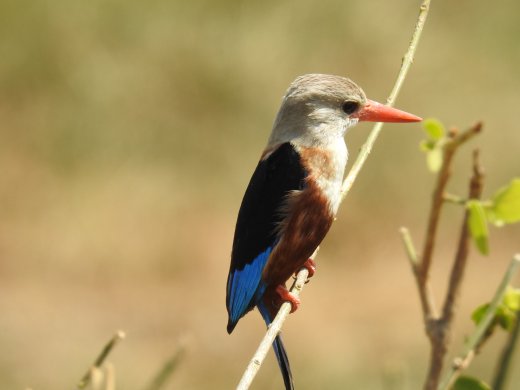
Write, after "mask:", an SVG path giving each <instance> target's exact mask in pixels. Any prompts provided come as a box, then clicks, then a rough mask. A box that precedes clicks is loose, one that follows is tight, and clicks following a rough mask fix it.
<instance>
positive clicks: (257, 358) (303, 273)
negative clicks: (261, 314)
mask: <svg viewBox="0 0 520 390" xmlns="http://www.w3.org/2000/svg"><path fill="white" fill-rule="evenodd" d="M316 254H317V250H316V252H314V254H313V255H312V258H313V259H314V257H315V256H316ZM308 276H309V271H308V270H307V269H306V268H302V269H301V270H300V271H299V272H298V274H297V276H296V279H295V281H294V283H293V285H292V287H291V293H293V294H294V295H295V296H296V297H299V296H300V293H301V291H302V290H303V287H304V286H305V282H306V281H307V277H308ZM290 312H291V304H290V303H289V302H284V303H283V304H282V306H281V307H280V310H278V314H277V315H276V317H275V319H274V321H273V322H272V323H271V325H269V328H268V329H267V333H266V334H265V336H264V338H263V339H262V342H261V343H260V345H259V346H258V348H257V350H256V352H255V354H254V356H253V358H252V359H251V360H250V361H249V364H248V365H247V368H246V370H245V371H244V374H243V375H242V379H240V382H239V384H238V386H237V390H246V389H249V386H251V383H252V382H253V379H254V378H255V376H256V373H257V372H258V370H259V369H260V367H261V366H262V363H263V361H264V359H265V357H266V355H267V352H269V348H271V345H272V344H273V341H274V339H275V338H276V336H278V333H280V331H281V329H282V325H283V323H284V322H285V320H286V319H287V316H288V315H289V313H290Z"/></svg>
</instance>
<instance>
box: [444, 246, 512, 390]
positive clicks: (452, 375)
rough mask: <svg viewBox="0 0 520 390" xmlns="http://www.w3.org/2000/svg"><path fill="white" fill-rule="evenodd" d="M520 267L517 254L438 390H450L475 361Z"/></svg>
mask: <svg viewBox="0 0 520 390" xmlns="http://www.w3.org/2000/svg"><path fill="white" fill-rule="evenodd" d="M519 266H520V254H516V255H515V256H514V257H513V259H512V260H511V263H510V264H509V267H508V269H507V271H506V273H505V275H504V277H503V279H502V281H501V282H500V285H499V286H498V289H497V291H496V292H495V296H494V297H493V300H492V301H491V303H490V304H489V306H488V308H487V310H486V313H485V314H484V317H483V318H482V319H481V320H480V322H479V324H478V325H477V327H476V329H475V331H474V332H473V334H472V335H471V336H470V338H469V339H468V341H467V342H466V345H465V348H464V350H463V352H462V356H461V357H459V358H456V359H455V360H454V361H453V364H452V366H451V367H450V369H449V371H448V372H447V373H446V375H445V376H444V378H443V379H442V382H441V383H440V385H439V387H438V390H446V389H449V388H450V386H451V385H452V384H453V382H454V381H455V379H456V378H457V376H458V375H459V374H460V373H461V372H462V371H463V370H464V369H465V368H466V367H467V366H468V364H469V363H470V362H471V361H472V360H473V357H474V356H475V348H476V347H477V346H478V345H479V344H480V341H481V339H482V337H484V335H485V333H486V330H487V329H488V327H489V325H490V324H491V322H492V321H493V318H494V317H495V312H496V309H497V307H498V305H499V304H500V302H501V301H502V298H503V297H504V293H505V291H506V289H507V286H508V285H509V283H510V282H511V280H512V279H513V277H514V276H515V274H516V272H517V270H518V267H519Z"/></svg>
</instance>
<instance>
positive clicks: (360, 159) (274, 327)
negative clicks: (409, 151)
mask: <svg viewBox="0 0 520 390" xmlns="http://www.w3.org/2000/svg"><path fill="white" fill-rule="evenodd" d="M430 2H431V0H423V2H422V4H421V6H420V10H419V15H418V17H417V22H416V24H415V28H414V32H413V34H412V39H411V41H410V44H409V45H408V49H407V51H406V53H405V55H404V57H403V61H402V63H401V68H400V70H399V73H398V75H397V79H396V81H395V84H394V87H393V89H392V91H391V92H390V95H389V97H388V99H387V104H388V105H390V106H392V105H393V104H394V103H395V100H396V98H397V95H398V94H399V91H400V90H401V87H402V85H403V82H404V80H405V78H406V75H407V73H408V70H409V69H410V66H411V65H412V63H413V59H414V56H415V51H416V49H417V45H418V43H419V39H420V37H421V33H422V30H423V28H424V24H425V22H426V17H427V16H428V11H429V8H430ZM382 127H383V124H382V123H376V125H375V126H374V127H373V129H372V131H371V132H370V134H369V136H368V138H367V140H366V142H365V143H364V144H363V146H362V147H361V150H360V152H359V155H358V156H357V158H356V161H355V162H354V164H353V165H352V168H351V169H350V171H349V173H348V175H347V176H346V178H345V180H344V181H343V184H342V186H341V200H343V199H344V198H345V196H346V195H347V193H348V192H349V191H350V189H351V188H352V185H353V184H354V181H355V180H356V178H357V176H358V174H359V172H360V171H361V168H362V167H363V165H364V164H365V161H366V159H367V158H368V155H369V154H370V151H371V150H372V147H373V145H374V143H375V142H376V140H377V137H378V136H379V133H380V131H381V128H382ZM315 254H316V253H315ZM315 254H314V255H315ZM314 255H313V257H314ZM307 276H308V271H307V270H306V269H305V268H302V269H301V270H300V271H299V272H298V274H297V276H296V281H295V282H294V285H293V287H292V288H291V292H292V293H293V294H295V295H299V293H300V291H301V290H302V288H303V286H304V284H305V281H306V280H307ZM290 309H291V305H290V304H289V303H288V302H285V303H284V304H282V306H281V308H280V310H279V311H278V314H277V315H276V317H275V319H274V321H273V322H272V324H271V325H270V327H269V329H268V330H267V333H266V334H265V336H264V338H263V340H262V341H261V343H260V345H259V347H258V349H257V351H256V352H255V355H254V356H253V358H252V359H251V361H250V362H249V364H248V366H247V368H246V370H245V372H244V374H243V376H242V379H241V380H240V383H239V385H238V387H237V389H241V390H245V389H248V388H249V386H250V384H251V383H252V381H253V379H254V377H255V375H256V373H257V372H258V370H259V369H260V366H261V365H262V363H263V361H264V359H265V356H266V355H267V352H268V350H269V348H270V346H271V344H272V343H273V341H274V339H275V338H276V336H277V335H278V333H279V332H280V330H281V328H282V325H283V323H284V322H285V320H286V318H287V316H288V315H289V312H290Z"/></svg>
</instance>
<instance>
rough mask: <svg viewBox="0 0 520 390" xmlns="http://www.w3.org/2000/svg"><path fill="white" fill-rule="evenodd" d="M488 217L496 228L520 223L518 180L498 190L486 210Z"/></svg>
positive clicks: (519, 179)
mask: <svg viewBox="0 0 520 390" xmlns="http://www.w3.org/2000/svg"><path fill="white" fill-rule="evenodd" d="M487 212H488V217H489V219H490V221H491V222H493V223H494V224H495V225H497V226H502V225H504V224H506V223H515V222H519V221H520V178H515V179H513V180H511V183H509V185H507V186H505V187H503V188H501V189H499V190H498V191H497V192H496V193H495V195H494V196H493V199H492V205H491V206H489V207H488V209H487Z"/></svg>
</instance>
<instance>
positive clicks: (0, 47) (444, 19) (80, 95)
mask: <svg viewBox="0 0 520 390" xmlns="http://www.w3.org/2000/svg"><path fill="white" fill-rule="evenodd" d="M418 4H419V2H418V1H387V0H372V1H344V0H343V1H339V0H322V1H319V2H318V1H311V0H300V1H263V2H253V1H249V2H247V1H232V0H227V1H210V0H194V1H180V0H173V1H164V0H152V1H148V2H144V1H135V0H126V1H120V0H103V1H99V0H93V1H88V2H85V1H77V0H67V1H65V0H54V1H45V0H33V1H25V0H2V2H0V132H1V142H0V172H1V174H0V346H1V348H0V350H1V352H0V387H1V388H4V389H22V388H25V387H31V388H33V389H38V390H40V389H64V388H71V387H72V386H73V385H74V384H75V383H76V382H77V381H78V380H79V378H80V377H81V375H82V374H83V372H84V371H85V369H86V368H87V366H88V365H89V364H90V362H91V361H92V360H93V358H94V357H95V356H96V354H97V353H98V352H99V350H100V349H101V346H102V345H103V343H104V342H105V341H106V340H107V339H108V338H109V337H110V336H111V335H112V333H113V332H114V331H115V330H117V329H123V330H125V331H126V332H127V335H128V337H127V339H126V340H125V341H124V343H122V344H121V345H120V346H118V348H117V350H115V351H114V353H113V354H112V355H111V357H110V360H111V361H112V362H113V363H114V364H115V367H116V374H117V381H118V388H120V389H140V388H143V386H145V385H146V384H147V383H148V382H149V380H150V379H151V377H152V375H153V373H154V372H155V371H156V370H157V369H158V368H159V367H160V366H161V365H162V363H163V362H164V361H165V360H166V359H167V358H168V356H170V354H171V353H172V352H173V351H174V350H175V348H176V346H177V344H178V343H179V340H181V339H182V340H185V342H186V348H187V355H186V358H185V360H184V361H183V363H182V365H181V366H180V368H179V370H178V371H177V372H176V373H175V375H174V377H173V378H172V380H171V382H170V383H169V386H170V387H169V388H172V389H174V388H175V389H206V388H218V389H228V388H233V386H234V385H236V383H237V381H238V379H239V377H240V375H241V373H242V371H243V369H244V368H245V365H246V363H247V361H248V359H249V358H250V356H251V355H252V353H253V351H254V350H255V348H256V345H257V342H258V340H259V339H260V337H261V336H262V334H263V331H264V326H263V325H262V321H261V320H260V316H258V315H257V314H256V313H252V314H250V315H248V316H247V317H246V318H244V319H243V320H242V321H241V323H240V325H239V326H238V327H237V329H236V331H235V333H234V334H233V335H232V336H228V335H227V333H226V331H225V325H226V321H227V317H226V310H225V304H224V301H225V281H226V275H227V271H228V264H229V254H230V247H231V242H232V234H233V230H234V223H235V218H236V213H237V210H238V207H239V204H240V200H241V197H242V194H243V191H244V189H245V187H246V185H247V182H248V180H249V177H250V175H251V173H252V171H253V170H254V168H255V166H256V163H257V160H258V157H259V155H260V153H261V150H262V149H263V147H264V144H265V142H266V140H267V136H268V134H269V132H270V128H271V125H272V121H273V118H274V116H275V114H276V111H277V109H278V106H279V103H280V99H281V96H282V95H283V93H284V91H285V89H286V88H287V86H288V85H289V83H290V82H291V81H292V80H293V79H294V78H295V77H296V76H297V75H300V74H303V73H309V72H319V73H334V74H341V75H346V76H348V77H350V78H352V79H353V80H355V81H356V82H357V83H359V84H360V85H361V86H362V87H363V88H364V90H365V92H366V93H367V95H368V96H369V97H371V98H372V99H375V100H379V101H384V99H385V97H386V96H387V94H388V92H389V90H390V88H391V86H392V84H393V82H394V78H395V75H396V73H397V71H398V68H399V65H400V60H401V56H402V54H403V53H404V51H405V49H406V47H407V45H408V42H409V38H410V35H411V32H412V29H413V26H414V23H415V18H416V15H417V12H418ZM432 7H433V8H432V10H431V14H430V18H429V20H428V22H427V25H426V29H425V31H424V34H423V40H422V42H421V44H420V46H419V49H418V53H417V57H416V61H415V63H414V65H413V67H412V70H411V72H410V74H409V77H408V79H407V81H406V83H405V86H404V89H403V91H402V93H401V96H400V98H399V100H398V103H397V106H398V107H400V108H402V109H405V110H407V111H410V112H412V113H415V114H417V115H420V116H423V117H430V116H435V117H438V118H439V119H441V120H442V121H444V122H445V123H446V124H447V125H450V126H451V125H457V126H460V127H462V128H465V127H467V126H469V125H471V124H473V123H474V122H475V121H477V120H483V121H484V122H485V128H484V133H483V134H482V135H481V136H480V137H478V139H477V140H475V141H472V143H471V144H472V146H476V145H478V146H479V147H480V148H481V151H482V161H483V164H484V165H485V167H486V173H487V178H486V180H487V182H486V191H485V194H486V196H490V195H491V194H492V193H493V192H494V190H495V189H497V188H498V187H500V186H502V185H504V184H506V183H507V182H508V181H509V179H510V178H511V177H512V176H515V175H516V176H518V175H519V174H520V164H519V145H520V131H519V128H518V115H519V108H518V104H519V98H518V95H519V94H518V91H519V90H520V74H519V72H518V69H520V45H519V42H518V37H519V34H520V23H518V15H519V13H520V3H518V2H515V1H512V0H504V1H502V2H501V3H500V4H497V5H493V6H490V5H489V2H483V1H469V0H462V1H457V2H441V1H434V2H433V5H432ZM369 129H370V127H369V125H367V124H362V125H359V126H358V127H357V128H356V129H355V130H353V131H351V132H350V133H349V135H348V136H347V142H348V144H349V147H350V151H351V156H352V158H351V160H353V158H354V156H355V155H356V154H357V150H358V148H359V146H360V145H361V143H362V141H363V140H364V139H365V137H366V135H367V134H368V131H369ZM422 138H423V133H422V131H421V128H420V126H419V125H388V126H386V127H385V129H384V130H383V133H382V135H381V137H380V139H379V140H378V143H377V145H376V147H375V148H374V151H373V153H372V155H371V157H370V159H369V161H368V163H367V165H366V167H365V169H364V170H363V172H362V174H361V176H360V177H359V179H358V181H357V182H356V184H355V186H354V188H353V190H352V191H351V193H350V194H349V196H348V198H347V199H346V201H345V202H344V204H343V205H342V207H341V210H340V213H339V216H338V220H337V222H336V223H335V225H334V226H333V228H332V230H331V232H330V234H329V236H328V237H327V239H326V240H325V242H324V244H323V245H322V250H321V253H320V255H319V258H318V268H319V269H318V274H317V276H316V277H315V278H314V279H313V280H312V283H310V284H309V285H308V287H307V288H306V290H305V291H304V296H303V305H302V307H301V309H300V311H299V312H298V313H297V314H295V315H292V316H291V317H290V319H289V321H288V322H287V323H286V326H285V328H284V337H285V341H286V345H287V348H288V350H289V354H290V357H291V362H292V367H293V371H294V376H295V381H296V385H297V387H298V388H299V389H347V388H349V389H417V388H419V387H420V384H421V383H422V380H423V378H424V375H425V367H426V364H427V357H428V344H427V341H426V337H425V336H424V334H423V329H422V323H421V314H420V310H419V300H418V297H417V293H416V289H415V284H414V280H413V278H412V275H411V272H410V269H409V265H408V263H407V260H406V258H405V255H404V253H403V249H402V246H401V242H400V239H399V235H398V228H399V227H400V226H402V225H406V226H408V227H409V228H410V229H411V231H412V234H413V236H414V238H415V241H416V243H417V245H419V244H420V243H421V242H422V239H423V232H424V226H425V221H426V213H427V210H428V207H429V199H430V191H431V188H432V182H433V176H432V175H431V174H429V173H428V172H427V170H426V165H425V163H424V156H423V155H422V154H421V153H420V152H419V148H418V143H419V141H420V140H421V139H422ZM471 149H472V147H471V146H470V147H467V148H466V149H465V150H464V152H463V153H461V154H460V155H459V156H458V157H457V161H456V164H455V167H456V169H455V174H454V178H453V182H452V183H451V185H450V190H451V191H452V192H455V193H460V194H461V195H464V194H465V193H466V186H467V179H468V177H469V174H470V154H471V153H470V152H471ZM444 216H445V218H444V219H443V225H442V229H443V233H442V234H441V237H440V238H441V240H442V241H441V242H440V245H439V247H438V250H437V251H436V255H437V256H436V259H435V266H434V269H433V283H434V285H435V290H436V294H437V296H438V298H439V300H440V299H442V297H443V290H444V286H445V284H446V270H447V267H448V266H449V264H450V259H451V258H452V254H453V252H454V248H453V244H454V243H455V241H456V238H457V232H458V229H459V220H460V218H461V210H460V209H459V208H457V207H454V206H448V207H446V213H445V215H444ZM519 234H520V229H519V228H518V227H517V226H516V227H507V228H505V229H502V230H497V229H493V230H492V232H491V236H492V237H491V239H492V241H491V255H490V256H489V257H488V258H487V257H483V256H481V255H479V254H477V253H476V252H475V251H474V250H473V253H472V255H471V258H470V264H469V267H468V270H467V274H466V283H465V285H464V288H463V291H462V294H463V295H462V299H461V301H460V304H459V306H458V309H459V313H458V315H457V322H456V335H455V337H454V340H453V342H454V345H455V351H459V350H460V346H461V343H462V341H463V339H464V336H465V335H467V334H468V333H469V332H470V331H471V330H472V329H473V325H472V323H471V321H470V319H469V313H470V311H471V309H472V308H473V307H475V306H476V305H478V304H479V303H482V302H484V301H486V300H488V299H489V298H490V297H491V295H492V293H493V291H494V288H495V286H496V284H497V282H498V280H499V279H500V278H501V275H502V273H503V271H504V269H505V267H506V264H507V263H508V262H509V260H510V258H511V256H512V254H513V253H514V252H515V251H516V252H518V251H519V250H520V249H519V245H520V240H519ZM516 282H517V283H519V280H518V279H517V280H516ZM503 341H504V337H503V336H499V337H497V338H496V339H495V340H493V342H492V343H491V344H490V345H489V346H488V347H487V348H486V350H485V351H484V352H485V353H484V355H483V356H479V357H477V359H476V360H475V362H474V364H473V366H472V367H471V369H470V370H469V372H470V373H477V374H478V375H480V376H481V377H482V378H483V379H489V378H490V376H491V375H492V372H493V369H494V361H495V358H496V355H497V353H498V352H499V350H500V347H501V344H502V343H503ZM519 359H520V356H518V353H517V356H516V362H517V363H516V365H517V367H518V362H519V361H520V360H519ZM515 371H516V372H514V373H513V377H512V378H511V381H510V388H511V389H513V388H518V387H520V373H519V372H518V370H515ZM280 386H281V379H280V375H279V373H278V368H277V366H276V363H275V359H274V355H272V354H270V355H269V358H268V361H267V362H266V364H265V366H264V367H263V368H262V370H261V372H260V374H259V376H258V378H257V380H256V382H255V385H254V388H255V389H278V388H280Z"/></svg>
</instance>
